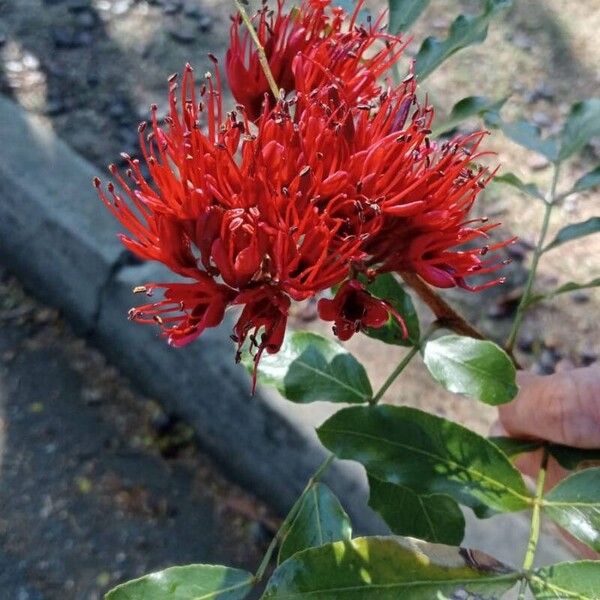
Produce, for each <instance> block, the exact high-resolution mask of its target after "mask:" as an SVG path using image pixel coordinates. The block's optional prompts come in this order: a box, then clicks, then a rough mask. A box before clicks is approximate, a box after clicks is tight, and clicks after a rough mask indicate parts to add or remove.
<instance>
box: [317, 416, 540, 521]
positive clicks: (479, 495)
mask: <svg viewBox="0 0 600 600" xmlns="http://www.w3.org/2000/svg"><path fill="white" fill-rule="evenodd" d="M317 433H318V435H319V438H320V440H321V442H322V443H323V445H325V446H326V447H327V448H328V449H329V450H331V451H332V452H333V453H334V454H336V456H338V457H339V458H343V459H349V460H356V461H358V462H360V463H362V464H363V465H364V466H365V468H366V469H367V472H368V473H369V475H371V476H374V477H376V478H378V479H381V480H383V481H387V482H389V483H394V484H396V485H403V486H406V487H409V488H411V489H412V490H413V491H415V492H416V493H418V494H447V495H449V496H451V497H452V498H454V500H456V501H457V502H459V503H461V504H465V505H466V506H470V507H471V508H473V510H475V511H476V512H477V513H478V514H479V515H480V516H488V515H489V514H490V510H491V511H499V512H506V511H514V510H521V509H524V508H526V507H527V506H528V505H529V504H530V494H529V492H528V491H527V488H526V487H525V483H524V482H523V478H522V477H521V475H520V474H519V472H518V471H517V470H516V469H515V468H514V467H513V465H512V464H511V463H510V461H509V460H508V458H506V456H505V455H504V454H503V453H502V452H501V451H500V450H499V449H498V448H497V447H496V446H495V445H494V444H492V443H491V442H488V441H487V440H486V439H485V438H483V437H481V436H479V435H478V434H476V433H474V432H473V431H469V430H468V429H466V428H465V427H462V426H461V425H458V424H457V423H452V422H451V421H447V420H446V419H442V418H441V417H436V416H434V415H431V414H429V413H426V412H423V411H420V410H417V409H416V408H409V407H408V406H386V405H378V406H371V407H358V406H356V407H349V408H345V409H343V410H341V411H339V412H337V413H336V414H334V415H333V416H332V417H330V418H329V419H328V420H327V421H325V423H323V425H321V427H319V429H318V430H317Z"/></svg>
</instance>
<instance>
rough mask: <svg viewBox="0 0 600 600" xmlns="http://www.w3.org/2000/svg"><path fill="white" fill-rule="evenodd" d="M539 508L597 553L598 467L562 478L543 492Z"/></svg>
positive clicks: (599, 536)
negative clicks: (541, 504) (544, 494)
mask: <svg viewBox="0 0 600 600" xmlns="http://www.w3.org/2000/svg"><path fill="white" fill-rule="evenodd" d="M543 507H544V511H545V513H546V514H548V516H549V517H550V518H551V519H552V520H553V521H555V522H556V523H558V524H559V525H560V526H561V527H563V528H564V529H566V530H567V531H568V532H569V533H570V534H572V535H574V536H575V537H576V538H577V539H578V540H580V541H582V542H583V543H584V544H587V545H588V546H589V547H590V548H592V549H593V550H595V551H596V552H600V468H596V469H585V470H584V471H579V472H578V473H574V474H573V475H571V476H570V477H567V478H566V479H563V480H562V481H561V482H560V483H559V484H558V485H557V486H556V487H554V488H553V489H552V490H551V491H550V492H549V493H548V494H546V496H545V498H544V504H543Z"/></svg>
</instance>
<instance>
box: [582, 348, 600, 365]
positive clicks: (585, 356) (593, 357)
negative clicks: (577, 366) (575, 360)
mask: <svg viewBox="0 0 600 600" xmlns="http://www.w3.org/2000/svg"><path fill="white" fill-rule="evenodd" d="M579 360H580V361H581V364H582V366H584V367H588V366H589V365H591V364H593V363H595V362H596V361H597V360H598V353H597V352H595V351H594V350H591V349H589V350H588V349H585V350H582V351H581V352H580V354H579Z"/></svg>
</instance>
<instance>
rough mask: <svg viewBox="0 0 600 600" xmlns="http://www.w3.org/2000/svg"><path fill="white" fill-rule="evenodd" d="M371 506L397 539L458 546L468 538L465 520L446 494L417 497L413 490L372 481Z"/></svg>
mask: <svg viewBox="0 0 600 600" xmlns="http://www.w3.org/2000/svg"><path fill="white" fill-rule="evenodd" d="M369 490H370V493H369V506H370V507H371V508H372V509H373V510H375V511H376V512H378V513H379V514H380V515H381V516H382V517H383V519H384V521H385V522H386V523H387V524H388V526H389V528H390V529H391V530H392V531H393V532H394V533H397V534H398V535H406V536H410V537H415V538H419V539H421V540H426V541H428V542H437V543H442V544H450V545H452V546H458V544H460V543H461V542H462V541H463V538H464V536H465V517H464V516H463V514H462V511H461V510H460V508H459V506H458V504H457V503H456V502H455V501H454V500H452V498H450V496H446V495H445V494H429V495H428V494H417V493H415V492H413V491H412V490H411V489H410V488H407V487H404V486H402V485H394V484H393V483H387V482H386V481H381V480H379V479H377V478H376V477H369Z"/></svg>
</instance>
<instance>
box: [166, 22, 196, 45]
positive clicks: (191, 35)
mask: <svg viewBox="0 0 600 600" xmlns="http://www.w3.org/2000/svg"><path fill="white" fill-rule="evenodd" d="M169 35H170V36H171V37H172V38H173V39H174V40H175V41H176V42H179V43H180V44H191V43H192V42H193V41H194V40H195V39H196V33H195V31H194V29H193V28H192V27H191V26H190V25H189V24H188V23H179V24H177V25H175V26H174V27H171V28H169Z"/></svg>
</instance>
